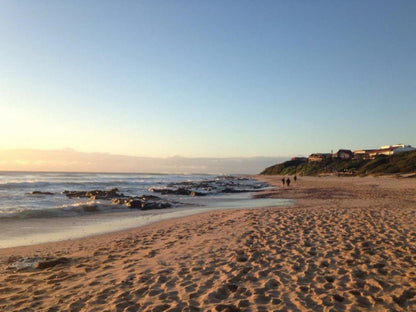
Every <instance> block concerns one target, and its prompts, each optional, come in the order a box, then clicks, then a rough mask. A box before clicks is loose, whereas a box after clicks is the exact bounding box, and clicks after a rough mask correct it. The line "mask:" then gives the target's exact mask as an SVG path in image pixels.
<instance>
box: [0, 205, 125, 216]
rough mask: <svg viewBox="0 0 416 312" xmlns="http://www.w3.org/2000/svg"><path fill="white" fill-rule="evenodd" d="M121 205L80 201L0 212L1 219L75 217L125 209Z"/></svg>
mask: <svg viewBox="0 0 416 312" xmlns="http://www.w3.org/2000/svg"><path fill="white" fill-rule="evenodd" d="M123 209H125V208H121V206H119V205H115V204H110V203H109V204H104V203H102V202H100V201H88V202H78V203H72V204H68V205H61V206H57V207H53V208H48V209H18V210H13V211H3V212H0V219H27V218H53V217H74V216H80V215H85V214H89V213H91V214H92V213H97V212H98V213H99V212H110V211H112V210H117V211H120V210H123Z"/></svg>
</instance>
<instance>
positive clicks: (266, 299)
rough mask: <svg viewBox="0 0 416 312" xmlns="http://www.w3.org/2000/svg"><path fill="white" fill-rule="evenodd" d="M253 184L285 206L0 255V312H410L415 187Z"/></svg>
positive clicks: (409, 182)
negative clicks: (284, 200)
mask: <svg viewBox="0 0 416 312" xmlns="http://www.w3.org/2000/svg"><path fill="white" fill-rule="evenodd" d="M259 178H260V179H263V180H266V181H268V182H270V183H273V184H275V185H276V189H275V190H272V191H269V192H267V194H266V193H263V194H259V196H273V197H279V198H288V199H294V200H295V206H292V207H270V208H261V209H244V210H224V211H214V212H207V213H203V214H199V215H194V216H189V217H186V218H181V219H174V220H168V221H163V222H159V223H155V224H151V225H148V226H145V227H141V228H136V229H132V230H127V231H123V232H117V233H112V234H106V235H100V236H96V237H89V238H84V239H79V240H73V241H65V242H58V243H49V244H42V245H33V246H28V247H18V248H8V249H0V271H1V275H0V311H288V310H291V311H394V310H395V311H415V310H416V179H414V178H406V179H405V178H403V179H397V178H393V177H383V178H372V177H366V178H345V177H344V178H338V177H301V178H300V179H299V180H298V181H297V182H296V183H293V182H292V184H291V186H290V188H282V187H281V185H280V183H281V182H280V179H281V177H278V176H273V177H267V176H266V177H264V176H262V177H259ZM23 260H24V261H23Z"/></svg>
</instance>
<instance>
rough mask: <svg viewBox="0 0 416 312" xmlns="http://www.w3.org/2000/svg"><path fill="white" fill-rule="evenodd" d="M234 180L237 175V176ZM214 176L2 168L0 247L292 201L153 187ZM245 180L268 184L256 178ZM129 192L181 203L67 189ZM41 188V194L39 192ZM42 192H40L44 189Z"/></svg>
mask: <svg viewBox="0 0 416 312" xmlns="http://www.w3.org/2000/svg"><path fill="white" fill-rule="evenodd" d="M231 178H232V179H233V178H234V177H231ZM224 179H230V177H223V176H220V177H218V176H211V175H172V174H169V175H167V174H127V173H66V172H65V173H62V172H46V173H43V172H0V248H4V247H12V246H21V245H30V244H36V243H43V242H50V241H58V240H64V239H72V238H79V237H85V236H89V235H94V234H101V233H107V232H112V231H118V230H122V229H128V228H133V227H137V226H142V225H146V224H149V223H152V222H156V221H161V220H166V219H171V218H176V217H181V216H187V215H191V214H195V213H200V212H205V211H209V210H213V209H235V208H253V207H265V206H276V205H289V204H290V201H287V200H279V199H270V198H262V199H253V198H252V194H251V193H250V192H245V193H234V194H222V193H215V192H213V193H212V194H208V195H207V196H203V197H191V196H184V195H172V194H170V195H160V194H155V193H153V192H152V189H154V188H157V189H160V188H164V187H167V186H168V185H170V184H172V183H188V182H191V183H198V182H201V181H214V183H215V181H223V180H224ZM241 180H242V181H241V182H239V183H243V184H242V185H243V186H245V187H247V188H249V187H253V186H255V188H256V190H261V189H265V188H267V186H264V185H260V186H259V185H258V183H259V182H258V181H255V180H253V179H241ZM256 183H257V184H256ZM112 188H117V189H118V190H119V192H120V193H122V194H124V195H125V196H141V195H156V196H159V197H162V198H163V199H164V200H166V201H169V202H174V203H177V204H175V205H173V206H172V208H167V209H157V210H146V211H142V210H137V209H129V208H128V207H126V206H122V205H117V204H114V203H112V202H111V201H110V200H91V199H90V198H68V197H67V196H66V195H65V194H63V191H91V190H109V189H112ZM34 193H35V194H34ZM39 193H40V194H39Z"/></svg>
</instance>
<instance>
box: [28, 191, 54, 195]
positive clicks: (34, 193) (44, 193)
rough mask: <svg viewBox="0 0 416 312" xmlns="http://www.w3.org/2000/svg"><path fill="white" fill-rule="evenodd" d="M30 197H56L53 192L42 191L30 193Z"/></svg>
mask: <svg viewBox="0 0 416 312" xmlns="http://www.w3.org/2000/svg"><path fill="white" fill-rule="evenodd" d="M29 194H30V195H54V193H52V192H42V191H33V192H30V193H29Z"/></svg>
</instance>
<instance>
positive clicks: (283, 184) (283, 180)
mask: <svg viewBox="0 0 416 312" xmlns="http://www.w3.org/2000/svg"><path fill="white" fill-rule="evenodd" d="M282 186H283V187H285V178H284V177H283V178H282Z"/></svg>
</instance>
